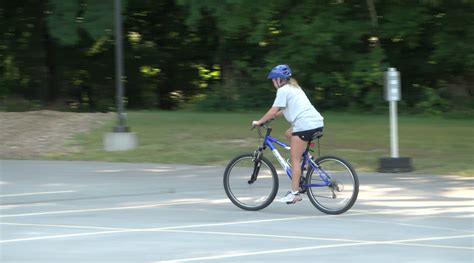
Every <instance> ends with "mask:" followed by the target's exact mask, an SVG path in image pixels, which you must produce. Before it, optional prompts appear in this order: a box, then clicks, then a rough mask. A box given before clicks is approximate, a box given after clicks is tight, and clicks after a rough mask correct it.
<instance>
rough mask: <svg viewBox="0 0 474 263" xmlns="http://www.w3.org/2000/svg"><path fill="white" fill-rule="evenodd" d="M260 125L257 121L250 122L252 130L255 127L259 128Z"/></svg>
mask: <svg viewBox="0 0 474 263" xmlns="http://www.w3.org/2000/svg"><path fill="white" fill-rule="evenodd" d="M261 125H262V124H261V123H260V122H259V121H252V128H255V127H257V126H261Z"/></svg>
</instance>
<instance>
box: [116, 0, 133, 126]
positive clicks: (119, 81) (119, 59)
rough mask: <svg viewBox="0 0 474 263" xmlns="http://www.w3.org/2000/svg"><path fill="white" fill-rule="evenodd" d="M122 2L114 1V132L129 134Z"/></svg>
mask: <svg viewBox="0 0 474 263" xmlns="http://www.w3.org/2000/svg"><path fill="white" fill-rule="evenodd" d="M121 7H122V6H121V0H114V28H115V89H116V106H117V126H115V127H114V132H128V131H129V128H128V127H127V126H125V112H124V106H123V94H124V89H123V81H124V77H123V46H122V15H121V13H122V11H121V9H122V8H121Z"/></svg>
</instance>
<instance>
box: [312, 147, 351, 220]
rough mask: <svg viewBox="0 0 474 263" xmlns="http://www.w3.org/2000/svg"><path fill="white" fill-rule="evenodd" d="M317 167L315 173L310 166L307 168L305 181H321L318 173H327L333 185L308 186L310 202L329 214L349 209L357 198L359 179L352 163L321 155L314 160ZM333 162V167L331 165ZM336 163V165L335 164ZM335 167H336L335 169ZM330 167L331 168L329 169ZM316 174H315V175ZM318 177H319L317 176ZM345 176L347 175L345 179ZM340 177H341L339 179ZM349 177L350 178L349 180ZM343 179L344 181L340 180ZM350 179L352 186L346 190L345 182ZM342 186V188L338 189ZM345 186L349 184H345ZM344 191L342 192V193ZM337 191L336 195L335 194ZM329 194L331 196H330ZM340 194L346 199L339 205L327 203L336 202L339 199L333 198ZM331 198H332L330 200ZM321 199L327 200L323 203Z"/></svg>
mask: <svg viewBox="0 0 474 263" xmlns="http://www.w3.org/2000/svg"><path fill="white" fill-rule="evenodd" d="M314 162H315V163H316V164H317V166H318V167H319V168H317V169H319V170H318V171H317V173H315V171H314V169H313V168H312V167H311V168H310V169H308V172H307V174H306V183H307V184H311V183H315V182H322V181H323V180H322V177H320V176H318V175H319V174H320V173H322V174H324V173H326V174H328V175H329V177H331V180H333V181H334V185H335V186H324V187H318V186H312V187H308V189H307V191H306V193H307V196H308V198H309V200H310V201H311V203H312V204H313V205H314V206H315V207H316V208H317V209H318V210H319V211H321V212H323V213H326V214H331V215H338V214H342V213H345V212H346V211H347V210H349V209H350V208H351V207H352V206H353V205H354V203H355V202H356V200H357V196H358V194H359V179H358V177H357V173H356V172H355V170H354V168H353V167H352V165H351V164H350V163H349V162H347V161H345V160H344V159H342V158H340V157H336V156H321V157H319V158H318V159H316V160H315V161H314ZM333 163H334V167H333V166H331V165H332V164H333ZM336 165H337V166H336ZM336 168H338V169H337V170H336ZM331 169H332V170H331ZM315 175H316V176H315ZM318 177H319V178H318ZM345 177H348V179H346V178H345ZM341 178H342V179H341ZM349 179H350V180H349ZM342 180H344V182H343V181H342ZM351 181H352V187H348V189H347V191H345V190H346V189H345V188H346V185H344V183H345V182H348V183H350V182H351ZM341 186H342V190H341V189H340V188H341ZM347 186H349V185H348V184H347ZM335 188H336V190H335ZM343 191H344V193H342V192H343ZM336 192H337V195H336ZM330 195H331V196H330ZM338 195H339V196H341V195H343V198H345V199H346V200H343V201H345V202H344V203H343V204H341V205H340V206H337V207H335V208H331V207H330V205H329V203H336V204H337V202H340V201H337V202H336V201H335V199H336V198H337V197H338ZM331 199H332V200H331ZM323 201H327V202H328V204H325V203H324V202H323Z"/></svg>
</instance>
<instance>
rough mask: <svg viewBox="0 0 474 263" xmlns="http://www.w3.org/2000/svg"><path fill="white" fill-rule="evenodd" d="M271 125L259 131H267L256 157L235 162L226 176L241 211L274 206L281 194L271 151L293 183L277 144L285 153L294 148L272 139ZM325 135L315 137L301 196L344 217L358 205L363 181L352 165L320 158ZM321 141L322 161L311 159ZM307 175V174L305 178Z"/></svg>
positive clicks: (229, 193)
mask: <svg viewBox="0 0 474 263" xmlns="http://www.w3.org/2000/svg"><path fill="white" fill-rule="evenodd" d="M270 122H271V121H268V122H267V123H265V124H263V125H261V126H259V127H258V132H259V138H262V134H261V128H265V129H266V134H265V136H264V137H263V138H264V139H263V143H262V144H261V145H259V147H258V149H257V150H255V151H254V152H253V153H246V154H242V155H239V156H237V157H235V158H234V159H232V160H231V161H230V162H229V164H228V165H227V167H226V169H225V172H224V189H225V192H226V194H227V197H228V198H229V199H230V200H231V201H232V203H234V204H235V205H236V206H237V207H239V208H241V209H244V210H249V211H257V210H260V209H263V208H265V207H267V206H268V205H270V204H271V203H272V202H273V200H274V199H275V196H276V195H277V192H278V184H279V182H278V173H277V171H276V169H275V167H274V166H273V164H272V162H271V161H270V160H269V159H267V158H266V157H264V156H263V151H264V150H266V149H267V148H270V149H271V151H272V153H273V155H274V156H275V158H276V160H277V161H278V162H279V164H280V165H281V167H282V169H283V170H284V171H285V172H286V174H287V175H288V177H289V179H290V180H291V178H292V174H291V165H290V164H288V162H287V161H285V159H284V158H283V157H282V156H281V154H280V152H279V151H278V149H277V148H276V147H275V144H276V145H277V146H279V147H282V148H284V149H285V150H290V149H291V148H290V147H289V146H288V145H286V144H285V143H283V142H281V141H279V140H278V139H276V138H274V137H272V136H270V134H271V132H272V128H271V126H270ZM322 136H323V133H322V132H317V133H316V134H315V135H313V137H312V139H311V141H309V142H308V146H307V147H306V150H305V152H304V153H303V156H302V161H301V171H302V173H303V174H302V175H301V177H300V193H302V194H304V193H306V195H307V196H308V198H309V200H310V201H311V203H312V204H313V205H314V206H315V207H316V208H317V209H318V210H320V211H321V212H323V213H326V214H334V215H336V214H342V213H344V212H346V211H347V210H349V209H350V208H351V207H352V206H353V205H354V203H355V201H356V199H357V195H358V193H359V180H358V177H357V174H356V172H355V170H354V169H353V168H352V166H351V164H350V163H348V162H347V161H345V160H343V159H342V158H340V157H337V156H320V154H319V151H320V146H319V139H320V138H321V137H322ZM314 140H318V158H317V159H314V158H313V156H312V155H311V152H312V149H311V148H312V145H313V143H312V142H313V141H314ZM304 171H306V174H304Z"/></svg>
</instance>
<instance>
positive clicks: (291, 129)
mask: <svg viewBox="0 0 474 263" xmlns="http://www.w3.org/2000/svg"><path fill="white" fill-rule="evenodd" d="M292 133H293V128H289V129H288V130H286V132H285V138H286V139H287V140H288V143H290V144H291V137H292V136H291V134H292Z"/></svg>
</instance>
